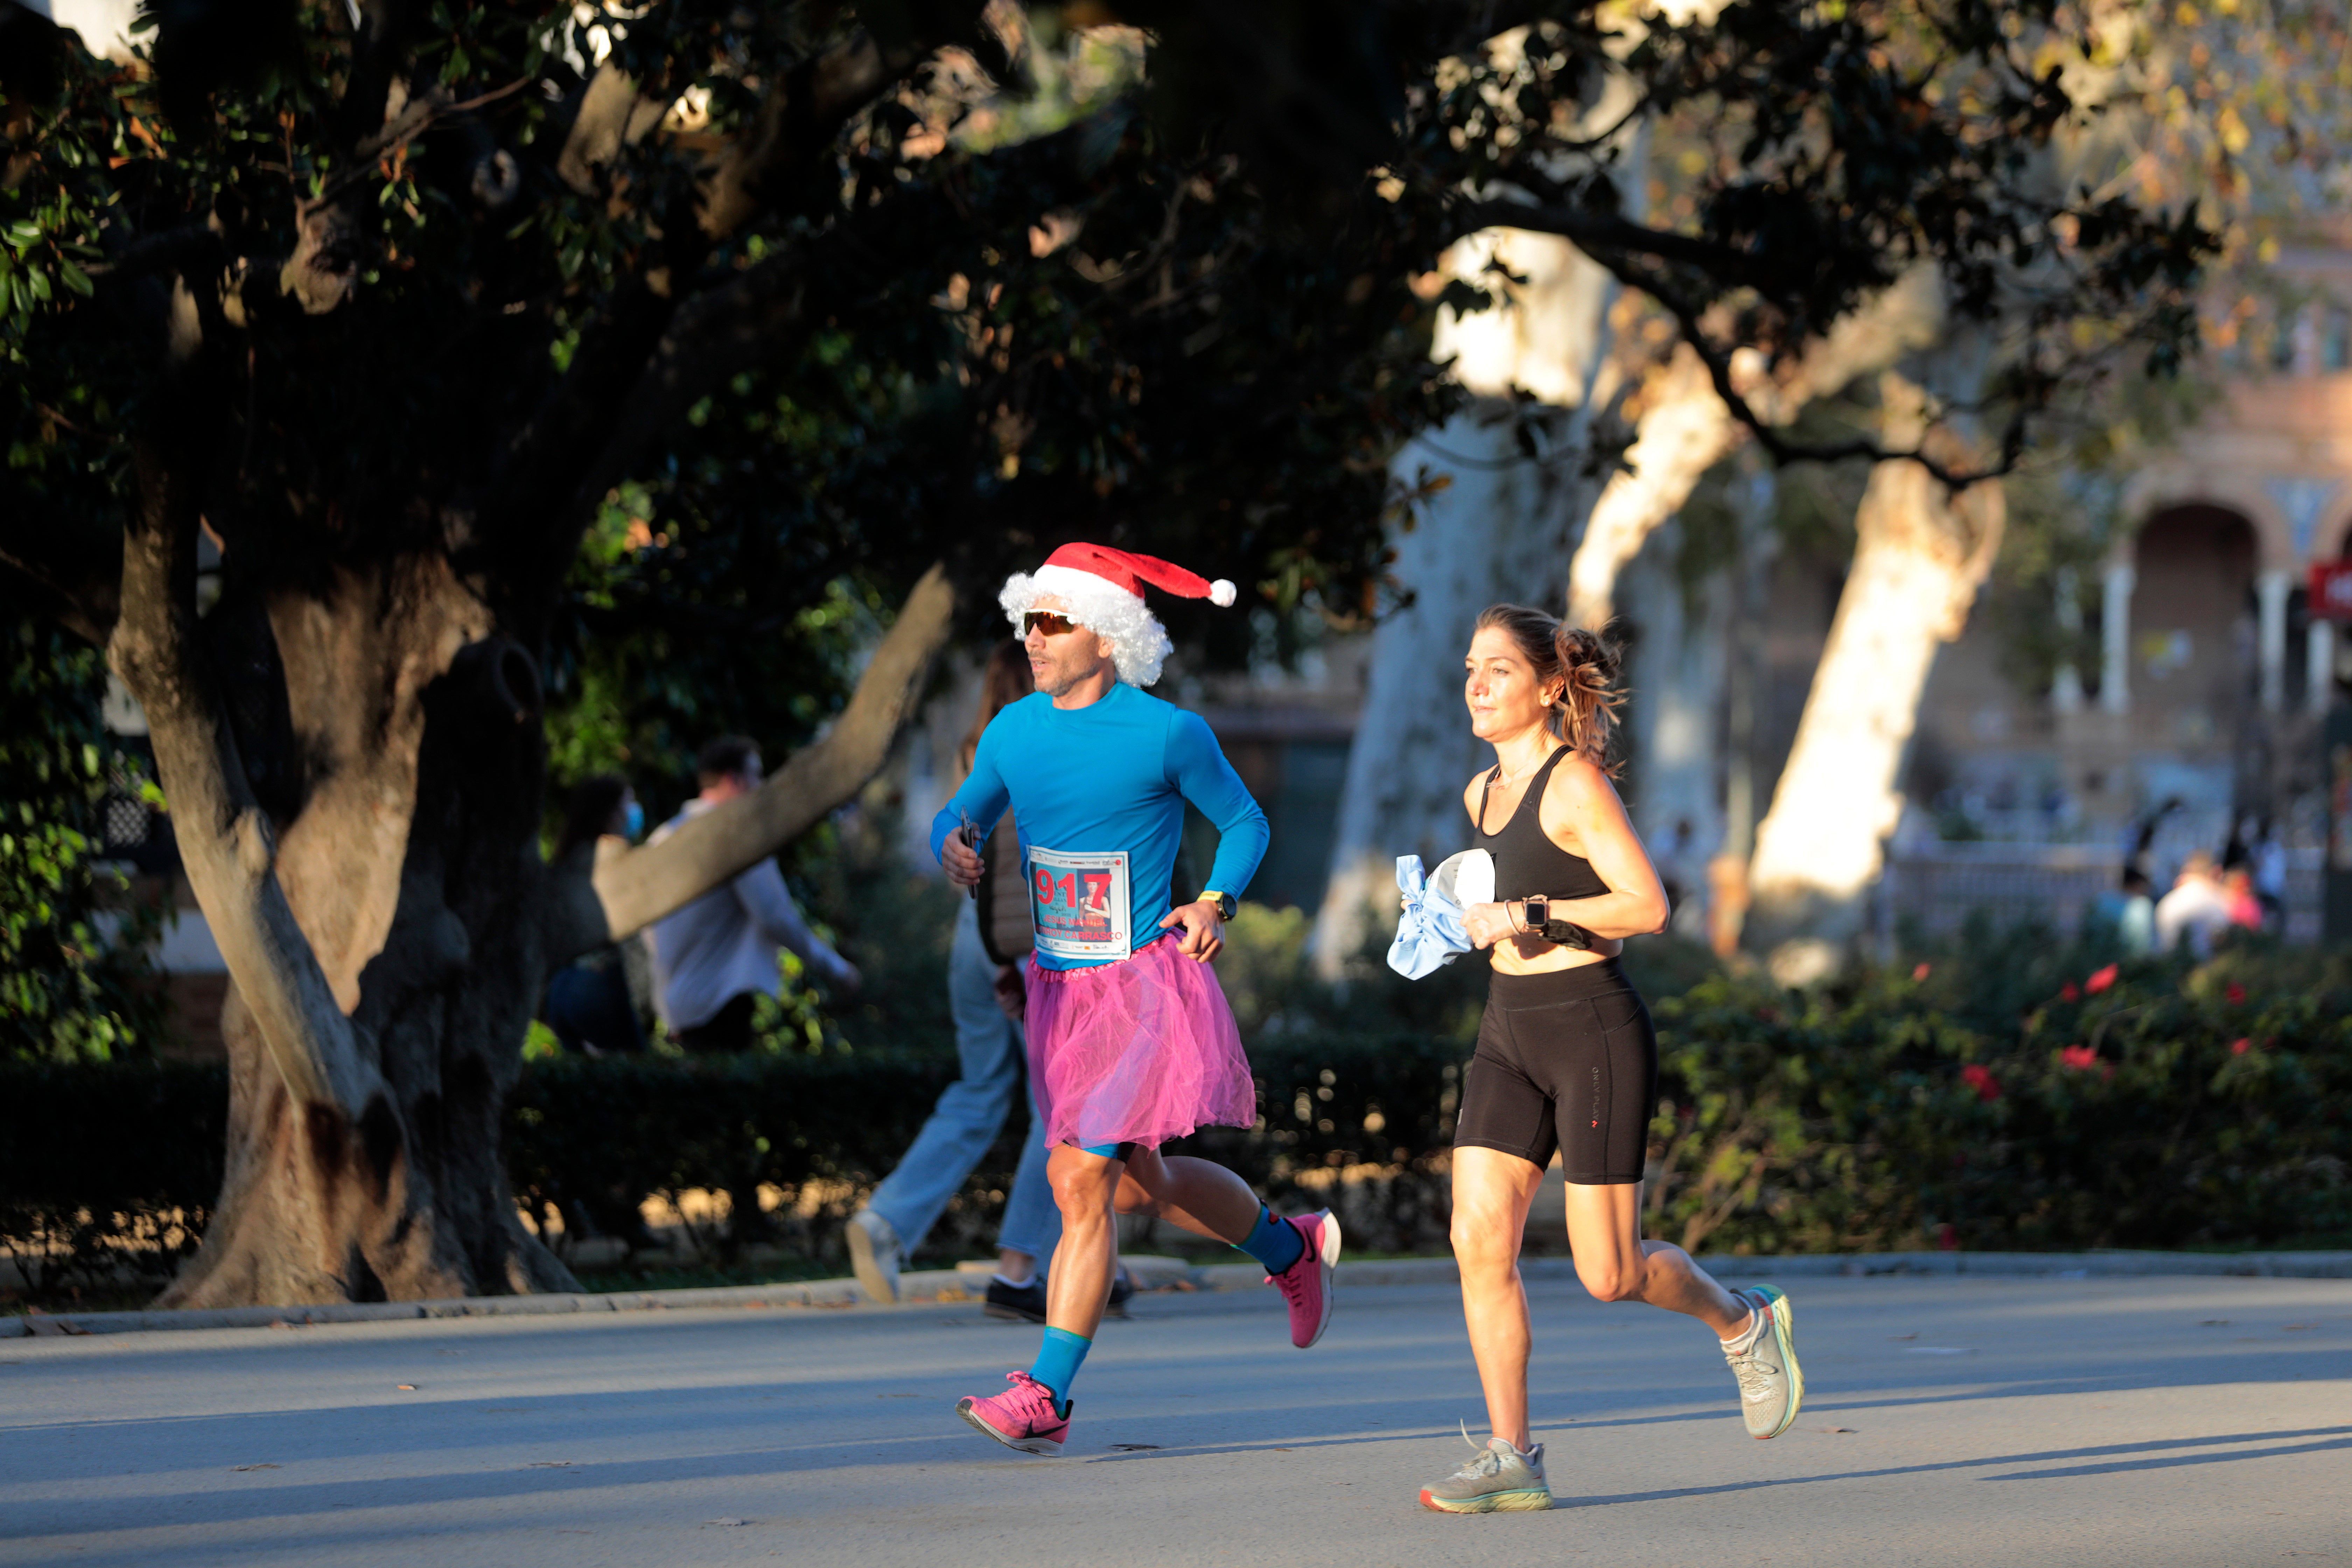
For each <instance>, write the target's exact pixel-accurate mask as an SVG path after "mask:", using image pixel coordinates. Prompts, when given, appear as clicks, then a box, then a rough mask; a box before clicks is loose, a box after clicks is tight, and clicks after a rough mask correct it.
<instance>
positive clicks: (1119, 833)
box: [931, 544, 1339, 1454]
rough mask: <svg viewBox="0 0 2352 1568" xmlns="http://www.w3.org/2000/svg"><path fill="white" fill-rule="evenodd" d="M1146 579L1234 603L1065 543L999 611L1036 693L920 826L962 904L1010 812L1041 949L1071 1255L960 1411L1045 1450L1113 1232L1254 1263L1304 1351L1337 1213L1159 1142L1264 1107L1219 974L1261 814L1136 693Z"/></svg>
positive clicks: (1261, 845) (1196, 739) (1148, 661)
mask: <svg viewBox="0 0 2352 1568" xmlns="http://www.w3.org/2000/svg"><path fill="white" fill-rule="evenodd" d="M1145 583H1150V584H1153V585H1154V586H1156V587H1159V588H1162V589H1165V590H1167V591H1169V592H1171V593H1174V594H1179V595H1184V596H1186V597H1188V598H1207V599H1209V600H1211V601H1212V602H1213V603H1215V604H1218V605H1230V604H1232V603H1233V601H1234V585H1233V584H1231V583H1225V582H1218V583H1213V584H1212V583H1210V582H1208V581H1206V580H1204V579H1202V578H1201V577H1197V576H1195V575H1193V574H1192V573H1190V572H1187V571H1185V570H1183V569H1182V568H1181V567H1178V566H1171V565H1170V564H1169V563H1167V562H1165V561H1157V560H1154V559H1152V558H1151V557H1150V556H1148V555H1134V554H1129V553H1128V552H1125V551H1118V550H1107V549H1103V548H1101V547H1098V546H1096V545H1090V544H1066V545H1064V546H1063V547H1062V548H1061V549H1059V550H1056V551H1055V552H1054V553H1053V555H1052V556H1051V557H1050V558H1049V559H1048V560H1047V561H1046V563H1045V565H1044V566H1042V567H1040V568H1039V569H1038V571H1037V573H1036V574H1035V575H1034V576H1030V575H1028V574H1014V575H1013V577H1012V578H1011V579H1009V580H1008V581H1007V582H1006V583H1005V584H1004V591H1003V594H1002V595H999V602H1000V603H1002V604H1003V606H1004V613H1005V615H1006V616H1008V617H1010V618H1011V620H1012V621H1013V625H1014V626H1018V627H1020V628H1021V635H1022V638H1023V641H1024V644H1025V646H1026V647H1027V648H1028V653H1029V667H1030V669H1031V671H1032V672H1033V673H1034V676H1035V678H1036V684H1037V689H1036V692H1035V694H1034V695H1033V696H1030V697H1026V698H1024V699H1023V700H1020V701H1018V702H1015V703H1013V704H1012V705H1011V706H1010V707H1008V708H1006V709H1005V710H1003V712H1001V713H999V714H998V715H997V716H996V717H995V718H994V719H993V720H992V721H990V723H989V725H988V728H987V729H986V730H985V731H982V734H981V737H980V745H979V748H978V749H977V751H976V752H974V753H973V757H972V764H971V774H970V776H969V777H967V778H966V779H965V781H964V784H963V786H962V787H961V789H959V790H957V791H956V793H955V795H954V796H953V797H952V798H951V799H950V800H949V802H948V804H947V805H945V806H944V807H943V808H941V810H940V814H939V816H938V817H937V818H936V819H934V820H933V822H932V824H931V851H932V853H933V854H935V855H937V856H938V857H939V858H940V864H941V865H942V866H943V867H944V868H946V870H947V873H948V876H949V878H950V879H951V880H953V881H955V882H957V883H958V884H960V885H961V886H965V887H970V886H971V885H973V884H974V883H976V882H977V881H978V880H979V879H980V875H981V858H980V856H979V855H978V853H976V851H975V850H974V848H973V847H972V846H971V844H970V843H969V842H967V839H968V838H969V837H971V834H970V833H969V831H968V830H967V829H966V825H967V824H985V823H993V822H995V821H996V820H997V818H998V817H999V816H1002V815H1003V812H1004V809H1005V807H1006V805H1008V804H1009V805H1011V806H1012V808H1013V822H1014V826H1016V827H1017V828H1018V829H1019V835H1020V840H1021V848H1022V854H1023V858H1024V865H1025V869H1026V874H1027V878H1028V882H1029V891H1030V898H1031V909H1032V912H1033V914H1034V920H1035V924H1036V945H1035V948H1034V952H1032V953H1031V957H1030V963H1029V964H1028V966H1027V969H1026V973H1025V975H1024V979H1025V982H1026V986H1027V993H1028V1026H1029V1039H1028V1052H1029V1075H1030V1083H1031V1085H1032V1087H1033V1089H1034V1091H1035V1094H1036V1098H1037V1113H1038V1116H1039V1117H1040V1119H1041V1120H1042V1121H1043V1122H1044V1134H1043V1135H1044V1137H1045V1142H1046V1143H1047V1144H1048V1145H1049V1146H1050V1148H1051V1151H1052V1152H1051V1153H1050V1154H1049V1155H1048V1156H1047V1163H1046V1173H1047V1177H1048V1179H1049V1180H1050V1182H1051V1183H1052V1184H1053V1189H1054V1197H1055V1203H1056V1204H1057V1205H1058V1206H1059V1207H1060V1209H1061V1212H1062V1241H1061V1246H1060V1247H1059V1248H1058V1249H1057V1250H1056V1251H1055V1257H1054V1268H1053V1272H1052V1274H1051V1276H1050V1278H1049V1279H1048V1280H1047V1284H1046V1295H1045V1323H1046V1327H1045V1339H1044V1342H1043V1343H1042V1344H1041V1345H1040V1346H1039V1347H1038V1352H1037V1359H1036V1360H1035V1362H1034V1363H1032V1364H1031V1366H1030V1368H1029V1370H1028V1371H1026V1372H1015V1373H1009V1374H1007V1377H1006V1382H1008V1383H1009V1384H1011V1385H1012V1386H1011V1387H1010V1388H1008V1389H1006V1390H1005V1391H1004V1392H1003V1393H1002V1394H992V1395H989V1396H987V1397H984V1398H983V1397H980V1396H977V1395H975V1396H974V1397H971V1398H969V1399H965V1400H962V1401H961V1402H959V1403H958V1404H957V1405H956V1411H957V1413H958V1414H959V1415H961V1416H962V1417H963V1418H964V1419H965V1420H966V1421H968V1422H970V1423H971V1425H972V1426H975V1427H977V1428H978V1429H979V1430H980V1431H982V1432H983V1433H985V1434H987V1435H988V1436H991V1437H993V1438H995V1439H996V1440H997V1441H998V1442H1000V1443H1003V1444H1005V1445H1007V1446H1008V1447H1014V1448H1020V1449H1024V1450H1025V1451H1027V1452H1029V1453H1033V1454H1057V1453H1059V1452H1061V1449H1062V1445H1063V1443H1064V1442H1065V1441H1066V1440H1067V1438H1068V1436H1069V1430H1070V1410H1071V1401H1070V1384H1071V1383H1072V1382H1073V1381H1074V1380H1075V1379H1076V1376H1077V1373H1078V1366H1079V1364H1080V1363H1082V1362H1084V1361H1085V1360H1086V1355H1087V1349H1088V1347H1089V1346H1091V1345H1092V1343H1093V1342H1094V1334H1095V1331H1096V1329H1097V1327H1098V1326H1099V1325H1100V1324H1101V1322H1102V1316H1103V1308H1104V1305H1105V1302H1106V1300H1108V1295H1109V1292H1110V1288H1111V1279H1112V1271H1113V1269H1114V1268H1115V1266H1116V1264H1117V1262H1118V1225H1117V1219H1116V1216H1117V1215H1120V1214H1142V1215H1152V1216H1154V1217H1155V1218H1160V1219H1165V1220H1168V1221H1170V1222H1171V1223H1173V1224H1175V1225H1179V1226H1182V1227H1184V1228H1185V1229H1187V1230H1190V1231H1194V1232H1196V1233H1198V1234H1200V1235H1202V1236H1213V1237H1217V1238H1218V1239H1220V1240H1222V1241H1226V1242H1230V1243H1231V1244H1232V1245H1234V1247H1239V1248H1240V1249H1241V1250H1242V1251H1244V1252H1246V1253H1248V1254H1249V1255H1250V1257H1252V1258H1255V1259H1256V1260H1257V1261H1258V1262H1259V1263H1260V1264H1261V1265H1263V1266H1264V1267H1265V1270H1266V1275H1267V1278H1268V1279H1269V1281H1270V1282H1271V1283H1273V1284H1274V1285H1276V1287H1278V1288H1279V1289H1280V1290H1281V1291H1282V1294H1283V1297H1284V1300H1286V1302H1287V1303H1288V1305H1289V1310H1290V1341H1291V1343H1293V1344H1295V1345H1297V1347H1298V1348H1299V1349H1301V1350H1304V1349H1306V1348H1307V1346H1309V1345H1312V1344H1313V1343H1315V1342H1316V1341H1317V1340H1318V1339H1320V1338H1322V1336H1323V1330H1324V1328H1325V1326H1326V1325H1327V1324H1328V1322H1329V1321H1330V1317H1331V1272H1332V1268H1333V1266H1334V1265H1336V1264H1337V1263H1338V1262H1339V1222H1338V1221H1337V1220H1335V1219H1333V1218H1332V1216H1331V1215H1330V1214H1329V1213H1328V1211H1327V1212H1324V1213H1320V1214H1315V1215H1307V1217H1306V1218H1303V1219H1283V1218H1277V1217H1276V1215H1273V1214H1272V1213H1271V1212H1270V1211H1269V1210H1268V1209H1267V1208H1266V1206H1265V1205H1264V1204H1263V1203H1261V1202H1259V1201H1258V1199H1257V1197H1256V1195H1255V1194H1253V1193H1252V1192H1251V1191H1250V1189H1249V1185H1248V1184H1246V1183H1244V1181H1243V1180H1242V1179H1241V1178H1240V1177H1239V1176H1236V1175H1235V1174H1234V1173H1232V1172H1231V1171H1228V1170H1226V1169H1224V1168H1223V1166H1221V1165H1215V1164H1212V1163H1209V1162H1208V1161H1206V1160H1195V1159H1188V1158H1183V1157H1181V1156H1163V1155H1161V1154H1160V1152H1159V1147H1160V1144H1161V1143H1164V1142H1167V1141H1169V1140H1170V1139H1173V1138H1181V1137H1183V1136H1185V1135H1186V1134H1187V1133H1190V1132H1192V1131H1193V1130H1194V1129H1195V1128H1199V1127H1203V1126H1229V1127H1247V1126H1249V1125H1251V1124H1252V1123H1253V1122H1254V1121H1255V1120H1256V1119H1257V1101H1256V1093H1255V1089H1254V1086H1253V1085H1252V1083H1251V1079H1250V1071H1249V1064H1248V1062H1247V1061H1246V1060H1245V1059H1244V1058H1243V1055H1242V1045H1241V1036H1240V1034H1239V1032H1238V1031H1237V1030H1236V1029H1235V1028H1234V1016H1233V1010H1232V1009H1231V1008H1230V1007H1228V1006H1227V1005H1226V1004H1225V996H1224V993H1223V990H1222V989H1220V988H1219V986H1218V984H1217V978H1216V975H1215V973H1214V972H1213V971H1212V970H1211V969H1210V968H1209V960H1211V959H1213V958H1214V957H1215V956H1216V955H1217V950H1218V948H1219V947H1221V946H1222V945H1223V942H1224V922H1225V921H1229V920H1231V919H1232V918H1233V915H1234V898H1235V896H1236V895H1238V894H1239V893H1240V892H1241V890H1242V889H1243V888H1244V887H1245V886H1247V885H1248V883H1249V879H1250V877H1251V876H1252V875H1253V874H1254V873H1255V871H1256V870H1257V865H1258V861H1259V859H1260V858H1262V857H1263V856H1264V855H1265V844H1266V826H1265V813H1264V812H1263V811H1261V810H1259V809H1258V805H1257V803H1256V802H1255V801H1254V800H1252V799H1251V798H1250V795H1249V792H1248V790H1246V789H1245V788H1244V787H1243V785H1242V781H1241V779H1240V777H1239V776H1238V775H1237V774H1235V773H1234V770H1233V765H1232V764H1231V763H1228V762H1226V761H1225V757H1224V753H1223V752H1222V751H1220V750H1219V749H1218V746H1217V742H1216V738H1215V737H1214V736H1213V735H1212V734H1211V733H1210V732H1209V727H1208V725H1207V724H1206V723H1204V722H1202V720H1201V718H1200V717H1199V715H1197V714H1193V713H1187V712H1185V711H1183V710H1181V709H1178V708H1174V707H1171V706H1170V705H1169V704H1167V703H1165V702H1162V701H1160V700H1158V699H1157V698H1152V697H1147V696H1145V695H1144V694H1143V692H1142V690H1141V689H1140V688H1143V687H1146V686H1150V685H1151V684H1152V683H1153V682H1154V681H1156V680H1158V679H1160V661H1161V660H1162V659H1164V658H1166V657H1167V656H1168V654H1169V652H1170V645H1169V641H1168V634H1167V632H1166V631H1165V630H1164V629H1163V628H1162V627H1161V626H1160V623H1159V621H1158V620H1157V619H1156V618H1155V617H1154V616H1152V614H1151V612H1150V608H1149V607H1147V606H1146V605H1145V604H1144V602H1143V585H1144V584H1145ZM1186 801H1190V802H1192V805H1195V806H1197V807H1199V808H1200V810H1201V812H1202V815H1203V816H1206V817H1208V819H1209V820H1210V821H1211V822H1213V823H1214V824H1215V825H1216V827H1217V832H1218V835H1219V837H1218V840H1217V858H1216V862H1215V864H1214V866H1213V867H1212V868H1211V870H1210V874H1209V882H1210V887H1209V889H1208V890H1207V891H1205V892H1203V893H1202V895H1201V897H1200V899H1199V900H1197V901H1195V902H1193V903H1190V904H1186V905H1184V906H1183V907H1182V908H1181V909H1171V908H1169V897H1170V879H1171V876H1172V875H1173V872H1174V869H1175V860H1176V850H1177V847H1178V841H1179V838H1180V837H1181V833H1182V831H1183V826H1184V803H1185V802H1186Z"/></svg>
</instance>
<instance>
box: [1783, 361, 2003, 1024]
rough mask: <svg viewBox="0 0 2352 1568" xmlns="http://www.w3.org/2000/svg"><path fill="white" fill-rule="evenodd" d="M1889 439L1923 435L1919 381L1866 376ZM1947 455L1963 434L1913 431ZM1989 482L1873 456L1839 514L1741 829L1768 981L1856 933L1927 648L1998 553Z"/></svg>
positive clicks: (1795, 976) (1996, 501)
mask: <svg viewBox="0 0 2352 1568" xmlns="http://www.w3.org/2000/svg"><path fill="white" fill-rule="evenodd" d="M1880 386H1881V391H1882V397H1883V401H1884V406H1885V442H1886V444H1887V445H1888V446H1890V447H1894V446H1902V447H1908V446H1911V445H1913V444H1914V443H1916V442H1917V441H1918V440H1919V439H1920V438H1921V436H1922V434H1923V433H1924V432H1925V431H1926V429H1927V418H1926V399H1925V396H1924V395H1923V394H1922V393H1921V391H1920V389H1919V388H1918V387H1916V386H1914V385H1913V384H1910V383H1909V382H1907V381H1906V380H1904V379H1903V378H1902V377H1901V376H1898V375H1895V374H1892V373H1889V374H1886V375H1885V376H1882V377H1881V378H1880ZM1928 439H1929V441H1930V442H1931V443H1932V445H1931V447H1930V450H1931V452H1932V451H1933V450H1934V447H1935V446H1943V447H1946V448H1947V450H1946V451H1944V452H1937V453H1935V455H1936V456H1937V457H1939V458H1949V459H1951V460H1954V461H1958V460H1961V459H1964V458H1966V456H1967V454H1966V452H1965V450H1964V449H1963V443H1962V442H1961V441H1960V440H1959V439H1958V437H1953V436H1951V435H1950V434H1949V433H1948V431H1947V430H1943V429H1941V428H1939V429H1938V431H1937V433H1936V434H1935V435H1933V436H1930V437H1928ZM2004 516H2005V512H2004V509H2003V503H2002V492H2001V489H2000V486H1999V484H1998V483H1997V482H1994V481H1986V482H1983V483H1979V484H1977V485H1973V486H1971V487H1969V489H1966V490H1963V491H1961V492H1960V493H1959V494H1958V495H1957V496H1955V495H1953V494H1951V493H1950V492H1949V491H1948V490H1947V489H1945V488H1944V487H1943V486H1942V485H1941V484H1939V483H1938V482H1937V480H1936V479H1934V478H1933V477H1931V476H1930V475H1929V474H1928V473H1927V470H1926V469H1925V468H1921V467H1920V466H1919V465H1918V464H1916V463H1913V462H1906V461H1893V462H1885V463H1881V464H1879V465H1878V467H1877V468H1876V469H1875V470H1874V472H1873V473H1872V474H1871V477H1870V485H1869V488H1868V489H1866V490H1864V493H1863V499H1862V506H1861V509H1860V510H1858V511H1857V512H1856V513H1855V516H1854V528H1855V533H1856V541H1855V546H1854V555H1853V571H1852V573H1851V574H1849V575H1848V576H1847V578H1846V583H1845V590H1844V592H1843V594H1842V595H1840V596H1839V599H1838V607H1837V616H1836V617H1835V619H1834V620H1832V623H1831V625H1830V637H1829V644H1828V646H1827V647H1824V648H1823V649H1822V661H1821V664H1820V665H1819V666H1818V667H1817V668H1815V670H1814V672H1813V685H1812V689H1811V693H1810V694H1809V695H1808V696H1807V697H1806V699H1805V711H1804V714H1803V716H1802V718H1801V719H1800V720H1799V721H1798V725H1797V738H1796V742H1795V743H1794V745H1793V746H1792V747H1791V748H1790V752H1789V761H1788V763H1787V765H1786V766H1785V767H1784V768H1783V769H1782V770H1781V773H1780V785H1779V787H1778V788H1777V789H1775V790H1774V792H1773V795H1772V809H1771V810H1770V812H1769V813H1768V814H1767V815H1766V816H1765V818H1764V821H1763V822H1762V824H1761V825H1759V827H1758V828H1757V832H1756V858H1755V860H1754V862H1753V864H1752V866H1751V868H1750V870H1749V881H1750V887H1751V896H1752V899H1753V903H1752V906H1751V912H1750V914H1749V916H1748V922H1749V924H1748V929H1749V931H1750V933H1751V945H1754V946H1760V947H1763V948H1764V949H1766V950H1767V951H1768V952H1770V954H1771V964H1772V970H1773V973H1774V975H1775V977H1776V978H1778V979H1780V980H1781V981H1783V982H1784V983H1787V984H1803V983H1805V982H1807V981H1810V980H1812V979H1816V978H1819V977H1820V976H1821V975H1822V974H1824V973H1828V972H1829V971H1830V970H1832V969H1833V968H1834V967H1835V965H1836V963H1837V960H1838V956H1839V952H1840V950H1841V949H1842V948H1843V946H1845V945H1846V944H1849V943H1851V942H1853V939H1854V938H1855V937H1856V936H1858V935H1859V934H1860V932H1861V930H1862V923H1863V904H1864V893H1865V892H1866V890H1867V889H1869V887H1870V885H1871V883H1872V882H1874V880H1875V879H1877V877H1878V873H1879V870H1880V868H1881V864H1882V862H1881V856H1880V843H1881V841H1882V840H1883V839H1885V837H1886V836H1887V835H1888V834H1889V833H1891V832H1893V831H1894V829H1895V818H1896V816H1897V814H1898V813H1899V812H1900V811H1901V809H1902V800H1901V797H1900V796H1899V795H1896V794H1895V772H1896V769H1897V768H1898V767H1899V765H1900V764H1901V762H1902V759H1903V753H1904V750H1905V748H1906V746H1907V745H1908V744H1909V743H1910V740H1911V731H1912V729H1913V726H1914V725H1915V724H1916V721H1917V718H1918V710H1919V699H1920V695H1921V693H1922V692H1923V691H1925V690H1926V689H1927V674H1928V670H1929V669H1930V668H1932V667H1933V665H1934V663H1935V658H1936V651H1937V648H1938V647H1941V646H1942V645H1943V644H1945V643H1947V642H1949V641H1951V640H1952V639H1953V638H1955V637H1958V636H1959V635H1960V631H1961V629H1962V628H1963V627H1964V626H1966V625H1967V623H1968V615H1969V606H1970V605H1973V604H1974V603H1975V601H1976V595H1977V590H1978V589H1979V587H1980V586H1981V585H1982V584H1983V583H1984V580H1985V574H1986V573H1987V572H1989V571H1990V569H1991V566H1992V560H1993V556H1994V553H1995V552H1997V551H1998V550H1999V549H2000V535H2001V525H2002V521H2003V518H2004Z"/></svg>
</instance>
